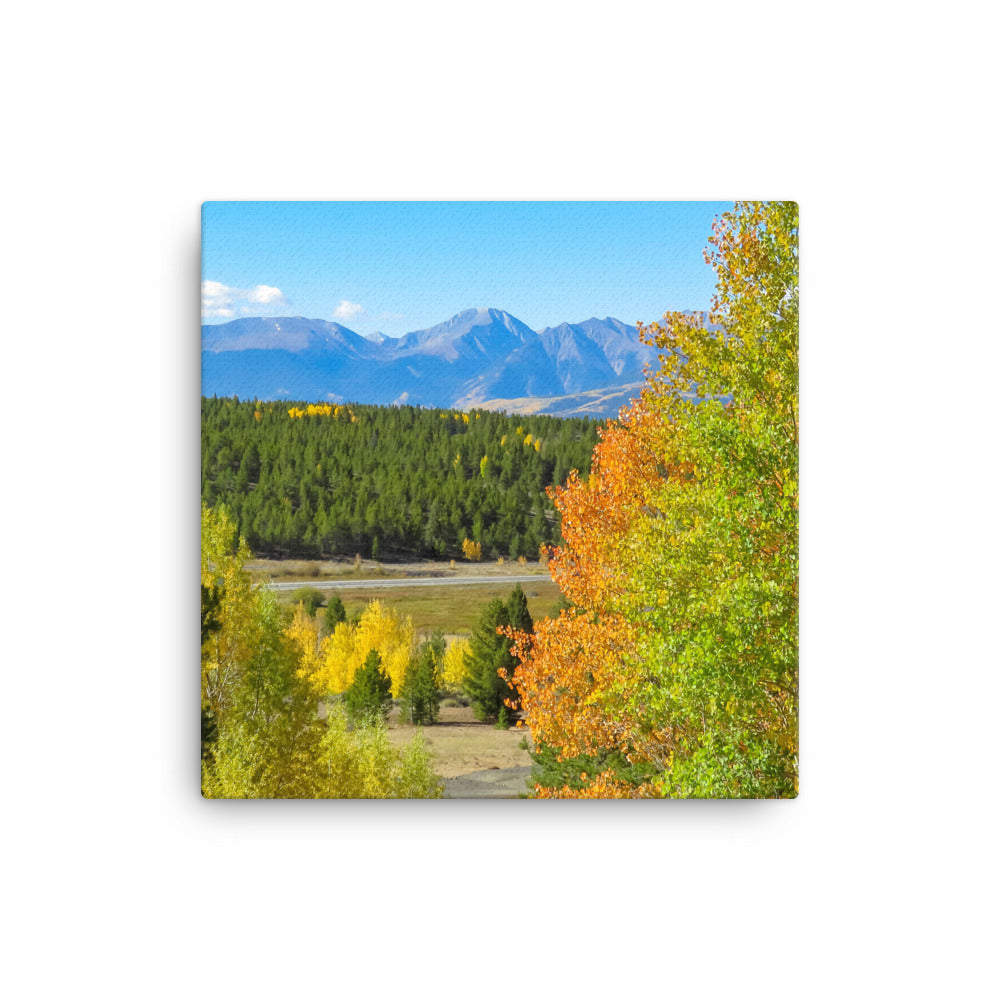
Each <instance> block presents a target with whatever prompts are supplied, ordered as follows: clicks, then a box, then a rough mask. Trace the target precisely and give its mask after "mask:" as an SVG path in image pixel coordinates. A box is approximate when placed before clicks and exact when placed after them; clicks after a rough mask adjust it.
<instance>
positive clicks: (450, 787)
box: [444, 764, 531, 799]
mask: <svg viewBox="0 0 1000 1000" xmlns="http://www.w3.org/2000/svg"><path fill="white" fill-rule="evenodd" d="M530 777H531V765H530V764H529V765H528V766H527V767H504V768H499V767H493V768H490V769H489V770H488V771H473V772H472V773H471V774H462V775H460V776H459V777H457V778H445V779H444V797H445V798H446V799H517V798H520V797H521V796H522V795H524V796H527V794H528V790H529V789H528V779H529V778H530Z"/></svg>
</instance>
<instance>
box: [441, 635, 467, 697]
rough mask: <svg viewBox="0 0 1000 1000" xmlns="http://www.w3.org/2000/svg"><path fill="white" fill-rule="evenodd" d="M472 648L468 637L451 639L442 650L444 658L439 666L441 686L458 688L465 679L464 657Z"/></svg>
mask: <svg viewBox="0 0 1000 1000" xmlns="http://www.w3.org/2000/svg"><path fill="white" fill-rule="evenodd" d="M471 649H472V643H471V642H469V640H468V639H453V640H452V641H451V642H450V643H449V644H448V648H447V649H446V650H445V651H444V659H443V660H442V661H441V666H440V667H439V673H438V677H439V678H440V680H441V686H442V687H446V688H460V687H461V686H462V683H463V681H464V680H465V657H466V654H467V653H468V652H469V651H470V650H471Z"/></svg>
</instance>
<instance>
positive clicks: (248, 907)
mask: <svg viewBox="0 0 1000 1000" xmlns="http://www.w3.org/2000/svg"><path fill="white" fill-rule="evenodd" d="M359 9H360V8H359ZM980 9H983V8H981V7H980V5H976V4H971V3H965V2H958V3H953V4H951V5H949V6H948V8H947V17H945V16H944V15H943V14H941V13H940V12H939V11H938V10H937V9H936V8H931V7H929V6H923V5H919V4H917V5H914V4H899V3H877V2H876V3H873V2H868V3H864V4H862V3H852V2H848V3H842V4H839V5H835V6H830V5H824V6H815V7H812V8H810V7H807V6H806V5H803V4H791V3H787V4H783V3H764V4H745V3H738V4H737V3H728V2H722V3H714V4H705V5H700V6H698V7H697V9H695V7H694V6H693V5H692V6H691V9H690V10H689V11H686V12H683V13H677V12H674V11H672V10H670V9H669V8H667V7H666V6H665V5H664V7H663V9H659V10H657V12H655V13H654V5H648V6H647V5H643V4H637V3H631V2H622V3H617V4H614V5H593V6H590V5H586V4H581V3H579V2H577V3H572V4H571V3H549V4H543V3H538V2H535V3H522V2H509V3H506V4H503V5H491V6H478V5H477V6H473V5H471V4H464V3H429V4H423V5H408V6H402V5H400V6H398V7H397V6H396V5H393V4H367V5H365V7H364V11H365V13H363V14H362V13H359V12H358V11H357V10H351V11H345V10H344V9H342V8H340V7H337V6H335V5H315V6H314V5H310V4H303V3H298V2H294V0H293V2H290V3H284V4H277V5H263V4H254V3H246V2H244V3H240V4H235V3H224V4H223V3H200V4H197V5H195V4H191V3H185V2H179V3H175V4H172V5H169V6H166V7H163V8H162V9H159V8H150V7H141V6H135V5H132V4H124V3H95V4H90V5H70V4H60V3H51V4H48V5H44V6H43V5H35V6H32V7H31V8H30V9H29V8H28V7H27V6H25V5H21V6H20V7H17V8H15V9H13V10H12V11H8V12H7V14H6V15H5V18H6V25H5V32H4V34H5V40H4V57H3V59H2V60H0V64H2V67H0V73H2V74H3V83H4V94H5V106H6V108H5V112H4V130H3V134H4V139H5V146H6V153H5V154H4V157H3V161H2V162H3V166H2V169H3V172H4V189H3V193H4V212H3V219H4V222H3V227H2V230H3V246H4V250H5V253H4V259H5V263H4V274H5V277H6V279H7V280H6V281H5V282H4V295H5V298H6V303H5V305H6V309H5V310H4V312H3V317H2V330H3V334H4V338H5V344H4V347H5V351H4V365H3V371H4V381H5V383H6V389H7V392H6V399H5V401H6V404H7V408H6V414H5V420H4V428H5V433H4V436H3V442H4V449H3V450H4V462H3V467H4V470H5V473H6V474H5V476H4V477H3V488H4V493H5V494H6V499H7V503H6V505H5V510H6V525H7V528H8V533H7V538H6V544H5V546H4V550H5V553H6V555H7V559H6V560H5V570H6V585H5V588H4V592H5V597H6V600H5V602H4V604H5V608H6V611H7V613H6V616H5V620H6V630H5V631H6V635H5V640H6V641H5V643H4V646H5V655H4V665H5V670H4V676H5V679H6V691H5V698H4V721H3V725H2V726H0V732H2V738H3V762H4V765H5V766H4V775H5V778H6V782H5V784H6V796H5V797H6V804H7V809H6V817H7V818H6V821H5V827H6V844H5V849H4V857H5V875H4V893H3V894H4V902H5V907H4V908H5V911H6V914H7V922H8V926H7V931H6V935H5V945H6V949H5V950H6V953H7V957H6V958H5V961H4V968H3V971H2V972H0V977H2V978H3V981H4V982H5V983H8V984H10V985H12V986H13V987H14V991H13V992H11V993H10V995H12V996H19V997H21V996H39V997H49V996H53V997H54V996H64V995H71V994H72V995H81V994H82V995H100V996H105V997H132V996H150V995H152V996H166V997H173V996H194V997H199V996H210V995H217V996H220V997H222V996H226V997H229V996H243V997H255V996H271V995H282V996H297V995H303V994H305V993H306V992H307V991H308V993H312V994H315V995H324V994H327V995H330V994H332V995H343V994H344V993H345V992H347V994H348V995H354V996H365V995H368V994H370V993H382V992H392V993H398V992H411V991H420V992H424V991H431V992H438V991H441V992H445V993H447V994H460V995H463V996H469V995H471V996H479V995H487V996H493V995H499V994H501V993H502V994H507V995H509V994H513V993H523V994H524V995H526V996H532V997H535V996H548V995H551V996H562V995H564V994H570V995H573V994H580V995H584V996H591V995H593V996H620V997H632V996H636V995H647V991H654V992H653V994H652V995H668V996H669V995H674V996H677V995H681V994H682V993H683V994H685V995H688V996H699V997H716V996H719V997H730V996H740V997H768V998H773V997H800V996H837V997H839V996H844V995H852V996H864V997H868V996H871V997H884V996H888V995H891V996H906V997H914V996H928V997H929V996H935V997H937V996H942V995H951V996H963V997H966V996H982V995H985V993H986V991H987V990H988V988H989V987H990V986H993V987H994V988H995V976H994V975H992V974H990V973H991V969H992V964H993V963H990V964H988V961H989V952H990V951H992V950H994V949H995V946H996V923H995V897H996V889H997V880H996V875H997V869H996V862H995V845H996V825H995V822H994V820H993V819H992V816H993V809H992V800H993V798H994V796H995V786H996V779H995V767H994V759H995V743H996V737H995V724H994V718H995V715H996V706H997V690H996V671H997V666H998V657H997V654H996V651H995V647H994V645H993V643H992V642H990V641H989V640H991V639H992V631H993V623H994V621H995V619H996V605H997V600H996V597H997V588H996V582H995V559H996V555H997V551H996V550H997V545H996V541H997V530H996V514H997V501H996V494H995V492H994V490H993V484H994V479H995V474H994V470H995V468H996V464H997V454H998V449H997V447H996V444H995V440H996V419H995V414H994V409H993V407H992V405H991V403H992V400H991V398H990V396H991V394H992V393H993V391H994V385H995V382H996V372H997V360H998V359H997V351H996V335H997V323H996V317H995V313H994V311H993V309H992V296H993V294H994V291H995V288H996V274H997V268H996V264H997V259H996V258H997V254H996V238H995V233H994V231H995V228H996V222H995V211H994V203H993V195H994V189H995V180H996V178H995V167H996V160H995V155H994V153H993V151H992V150H991V149H990V148H989V147H988V146H987V144H986V137H987V135H990V134H992V133H995V105H994V100H993V98H995V91H996V79H995V74H994V73H992V72H988V70H987V66H988V64H990V63H993V62H994V59H993V54H992V53H991V52H989V51H988V49H987V44H988V43H987V40H988V38H990V37H991V32H990V31H989V30H988V29H987V26H986V24H985V23H984V22H983V21H982V20H981V19H980V18H979V17H978V16H977V14H976V12H977V11H978V10H980ZM477 11H481V13H476V12H477ZM991 92H992V95H993V98H991V97H990V96H989V95H990V93H991ZM734 197H751V198H785V199H788V198H790V199H795V200H797V201H799V203H800V207H801V253H802V257H801V260H802V275H801V277H802V283H801V288H802V355H801V364H802V368H801V372H802V382H801V397H802V468H803V480H802V482H803V490H802V497H803V514H802V560H803V574H802V794H801V795H800V797H799V798H798V800H796V801H791V802H779V803H753V802H751V803H738V802H737V803H643V804H627V803H625V804H621V803H591V804H588V803H553V804H546V803H529V802H520V803H490V802H483V803H462V802H449V803H432V804H420V803H395V804H392V803H389V804H387V803H355V804H350V803H286V804H268V803H265V804H255V803H205V802H203V801H202V800H201V798H200V797H199V791H198V765H197V736H196V726H197V698H198V695H197V680H196V676H197V672H196V671H195V670H194V664H195V662H196V655H197V653H196V646H197V639H196V638H195V637H196V635H197V626H196V616H197V610H196V603H197V598H196V596H195V595H196V588H195V586H194V579H195V574H196V572H197V569H196V566H197V545H198V541H197V522H196V511H197V508H198V469H199V465H198V447H199V445H198V409H197V407H198V396H199V384H198V378H199V368H198V364H199V362H198V282H199V209H200V203H201V202H202V201H204V200H211V199H292V198H294V199H355V198H360V199H376V200H378V199H387V198H419V199H438V198H449V199H460V198H470V199H478V198H527V199H534V198H537V199H550V198H559V199H564V198H570V199H576V198H580V199H618V198H629V199H631V198H641V199H709V198H713V199H714V198H734ZM706 235H707V234H706ZM595 252H599V251H596V250H595Z"/></svg>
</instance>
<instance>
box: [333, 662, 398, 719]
mask: <svg viewBox="0 0 1000 1000" xmlns="http://www.w3.org/2000/svg"><path fill="white" fill-rule="evenodd" d="M344 706H345V707H346V709H347V714H348V715H349V716H350V717H351V719H352V720H353V721H354V722H361V721H362V720H364V719H369V718H372V717H375V716H378V717H380V718H382V719H386V718H388V716H389V709H390V708H391V707H392V681H391V680H390V679H389V675H388V674H387V673H385V671H384V670H383V669H382V657H381V656H380V655H379V654H378V652H377V651H376V650H374V649H373V650H371V651H370V652H369V653H368V655H367V656H366V657H365V662H364V663H363V664H362V665H361V668H360V669H359V670H358V672H357V673H356V674H355V675H354V680H353V681H352V683H351V686H350V687H349V688H348V689H347V691H345V692H344Z"/></svg>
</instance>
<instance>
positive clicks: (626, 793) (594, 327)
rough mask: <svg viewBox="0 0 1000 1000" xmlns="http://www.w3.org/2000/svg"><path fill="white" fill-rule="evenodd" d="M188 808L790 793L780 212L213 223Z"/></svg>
mask: <svg viewBox="0 0 1000 1000" xmlns="http://www.w3.org/2000/svg"><path fill="white" fill-rule="evenodd" d="M201 299H202V327H201V350H202V354H201V358H202V397H201V432H202V444H201V463H202V469H201V490H202V504H201V766H202V793H203V795H204V796H205V797H206V798H212V799H215V798H239V799H244V798H247V799H249V798H266V799H279V798H333V799H349V798H506V799H543V798H597V799H639V798H666V799H671V798H716V799H727V798H793V797H795V796H796V795H797V794H798V447H799V445H798V426H799V417H798V405H799V399H798V301H799V296H798V206H797V205H796V204H795V203H794V202H790V201H786V202H717V203H716V202H206V203H205V204H204V206H203V207H202V284H201Z"/></svg>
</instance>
